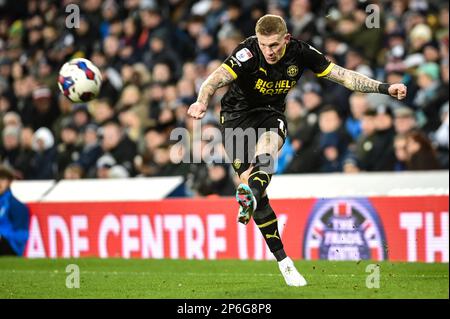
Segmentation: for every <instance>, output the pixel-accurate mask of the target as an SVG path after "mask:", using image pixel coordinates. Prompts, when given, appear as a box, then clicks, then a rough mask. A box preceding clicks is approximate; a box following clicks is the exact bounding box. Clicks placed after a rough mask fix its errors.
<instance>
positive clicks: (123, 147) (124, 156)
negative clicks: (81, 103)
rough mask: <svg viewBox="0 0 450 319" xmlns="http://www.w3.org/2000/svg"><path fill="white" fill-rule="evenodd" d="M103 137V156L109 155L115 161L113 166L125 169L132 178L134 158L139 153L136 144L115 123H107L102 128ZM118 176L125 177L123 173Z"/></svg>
mask: <svg viewBox="0 0 450 319" xmlns="http://www.w3.org/2000/svg"><path fill="white" fill-rule="evenodd" d="M101 137H102V141H101V147H102V150H103V155H108V154H109V155H110V157H111V158H113V159H114V164H112V165H113V166H116V165H117V166H121V167H123V168H124V169H125V171H126V172H127V174H128V176H132V175H133V173H134V165H133V163H134V157H135V156H136V152H137V150H136V144H135V143H134V142H133V141H131V140H130V139H129V137H128V136H127V135H126V134H124V132H123V129H122V128H121V127H120V125H119V124H118V123H117V122H113V121H110V122H107V123H105V124H104V125H103V126H102V127H101ZM98 161H100V159H99V160H98ZM98 161H97V164H98ZM108 163H110V161H108ZM118 174H119V175H120V176H122V175H123V174H122V172H118Z"/></svg>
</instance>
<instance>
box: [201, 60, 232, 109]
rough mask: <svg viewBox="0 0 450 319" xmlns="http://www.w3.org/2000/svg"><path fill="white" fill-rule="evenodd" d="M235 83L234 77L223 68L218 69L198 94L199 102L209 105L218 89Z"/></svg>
mask: <svg viewBox="0 0 450 319" xmlns="http://www.w3.org/2000/svg"><path fill="white" fill-rule="evenodd" d="M233 81H234V77H233V76H232V75H231V74H230V72H228V71H227V70H226V69H225V68H224V67H223V66H220V67H218V68H217V69H216V70H215V71H214V72H213V73H211V74H210V75H209V76H208V78H207V79H206V80H205V82H203V84H202V86H201V87H200V92H199V93H198V98H197V102H200V103H203V104H204V105H208V103H209V100H210V99H211V97H212V96H213V95H214V93H215V92H216V90H217V89H219V88H221V87H223V86H226V85H228V84H230V83H231V82H233Z"/></svg>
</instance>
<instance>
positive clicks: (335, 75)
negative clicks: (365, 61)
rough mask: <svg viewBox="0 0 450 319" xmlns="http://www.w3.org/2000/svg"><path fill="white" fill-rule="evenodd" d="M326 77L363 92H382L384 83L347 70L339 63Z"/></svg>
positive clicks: (350, 88)
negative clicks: (381, 85) (381, 87)
mask: <svg viewBox="0 0 450 319" xmlns="http://www.w3.org/2000/svg"><path fill="white" fill-rule="evenodd" d="M324 78H325V79H328V80H330V81H333V82H335V83H338V84H341V85H343V86H345V87H346V88H347V89H349V90H352V91H359V92H363V93H380V84H382V83H381V82H379V81H376V80H372V79H370V78H368V77H367V76H365V75H363V74H361V73H358V72H355V71H351V70H347V69H345V68H343V67H340V66H339V65H334V66H333V68H332V69H331V71H330V73H328V74H327V75H326V76H324Z"/></svg>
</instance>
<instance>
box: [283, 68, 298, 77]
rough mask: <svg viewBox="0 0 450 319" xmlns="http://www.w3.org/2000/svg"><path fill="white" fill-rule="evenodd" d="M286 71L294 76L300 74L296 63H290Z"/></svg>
mask: <svg viewBox="0 0 450 319" xmlns="http://www.w3.org/2000/svg"><path fill="white" fill-rule="evenodd" d="M286 73H287V75H289V76H290V77H292V78H293V77H295V76H296V75H297V74H298V67H297V66H296V65H290V66H288V68H287V71H286Z"/></svg>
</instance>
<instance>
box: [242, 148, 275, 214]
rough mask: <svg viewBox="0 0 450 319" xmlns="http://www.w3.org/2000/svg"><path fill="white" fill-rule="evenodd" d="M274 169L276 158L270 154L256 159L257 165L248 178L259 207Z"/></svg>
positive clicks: (261, 155)
mask: <svg viewBox="0 0 450 319" xmlns="http://www.w3.org/2000/svg"><path fill="white" fill-rule="evenodd" d="M273 167H274V158H273V157H272V156H271V155H270V154H269V153H266V154H260V155H257V156H256V157H255V164H254V166H253V169H252V171H251V173H250V175H249V177H248V186H250V188H251V189H252V192H253V195H254V196H255V199H256V202H257V203H258V205H259V202H260V200H261V198H262V196H263V194H264V192H265V190H266V188H267V186H268V185H269V183H270V179H271V178H272V174H273V173H274V172H273Z"/></svg>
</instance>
